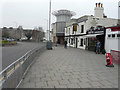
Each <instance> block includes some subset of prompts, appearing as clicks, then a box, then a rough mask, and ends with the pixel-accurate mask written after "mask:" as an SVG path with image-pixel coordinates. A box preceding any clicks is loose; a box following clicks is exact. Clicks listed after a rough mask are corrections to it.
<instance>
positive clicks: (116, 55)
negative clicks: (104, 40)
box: [111, 50, 120, 65]
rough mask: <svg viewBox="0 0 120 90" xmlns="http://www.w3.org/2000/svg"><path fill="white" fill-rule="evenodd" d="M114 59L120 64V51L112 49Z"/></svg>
mask: <svg viewBox="0 0 120 90" xmlns="http://www.w3.org/2000/svg"><path fill="white" fill-rule="evenodd" d="M111 55H112V59H113V61H114V62H115V63H117V64H119V65H120V51H115V50H111Z"/></svg>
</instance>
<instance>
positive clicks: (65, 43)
mask: <svg viewBox="0 0 120 90" xmlns="http://www.w3.org/2000/svg"><path fill="white" fill-rule="evenodd" d="M64 45H65V46H64V48H67V41H66V40H65V42H64Z"/></svg>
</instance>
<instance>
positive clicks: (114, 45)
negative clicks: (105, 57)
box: [105, 29, 120, 53]
mask: <svg viewBox="0 0 120 90" xmlns="http://www.w3.org/2000/svg"><path fill="white" fill-rule="evenodd" d="M108 34H120V31H114V32H111V30H109V29H107V30H106V37H105V50H106V52H107V53H110V50H115V51H120V48H119V46H118V45H120V37H119V38H118V37H115V38H113V37H108Z"/></svg>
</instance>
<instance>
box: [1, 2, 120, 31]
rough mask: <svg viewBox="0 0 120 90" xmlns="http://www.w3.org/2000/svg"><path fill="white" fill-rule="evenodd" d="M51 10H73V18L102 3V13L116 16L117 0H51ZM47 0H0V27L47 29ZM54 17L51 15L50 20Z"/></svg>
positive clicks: (91, 13)
mask: <svg viewBox="0 0 120 90" xmlns="http://www.w3.org/2000/svg"><path fill="white" fill-rule="evenodd" d="M51 1H52V12H53V11H56V10H60V9H67V10H71V11H74V12H75V13H76V15H75V16H74V17H73V18H79V17H81V16H83V15H94V8H95V3H99V2H101V3H103V6H104V13H105V15H107V16H108V17H109V18H116V19H117V18H118V1H119V0H51ZM48 13H49V0H0V27H3V26H7V27H10V26H13V27H16V26H19V25H22V26H23V28H34V27H38V26H41V27H43V28H44V29H47V19H48ZM55 20H56V18H55V17H54V16H53V15H52V22H51V23H53V22H55Z"/></svg>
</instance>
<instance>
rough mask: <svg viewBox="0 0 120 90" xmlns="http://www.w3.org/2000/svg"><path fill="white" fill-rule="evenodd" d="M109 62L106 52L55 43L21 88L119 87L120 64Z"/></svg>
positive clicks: (37, 61)
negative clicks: (108, 64) (101, 52)
mask: <svg viewBox="0 0 120 90" xmlns="http://www.w3.org/2000/svg"><path fill="white" fill-rule="evenodd" d="M105 64H106V62H105V56H104V55H100V54H95V53H94V52H91V51H86V50H80V49H75V48H68V49H64V48H63V47H62V46H58V47H54V49H53V50H47V51H45V52H44V53H43V54H41V55H40V56H39V58H38V59H37V60H36V62H35V63H34V64H33V65H32V67H31V68H30V69H29V70H28V73H27V74H26V76H25V79H24V80H23V82H22V84H21V85H20V88H118V66H117V65H115V67H114V68H109V67H106V66H105Z"/></svg>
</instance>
